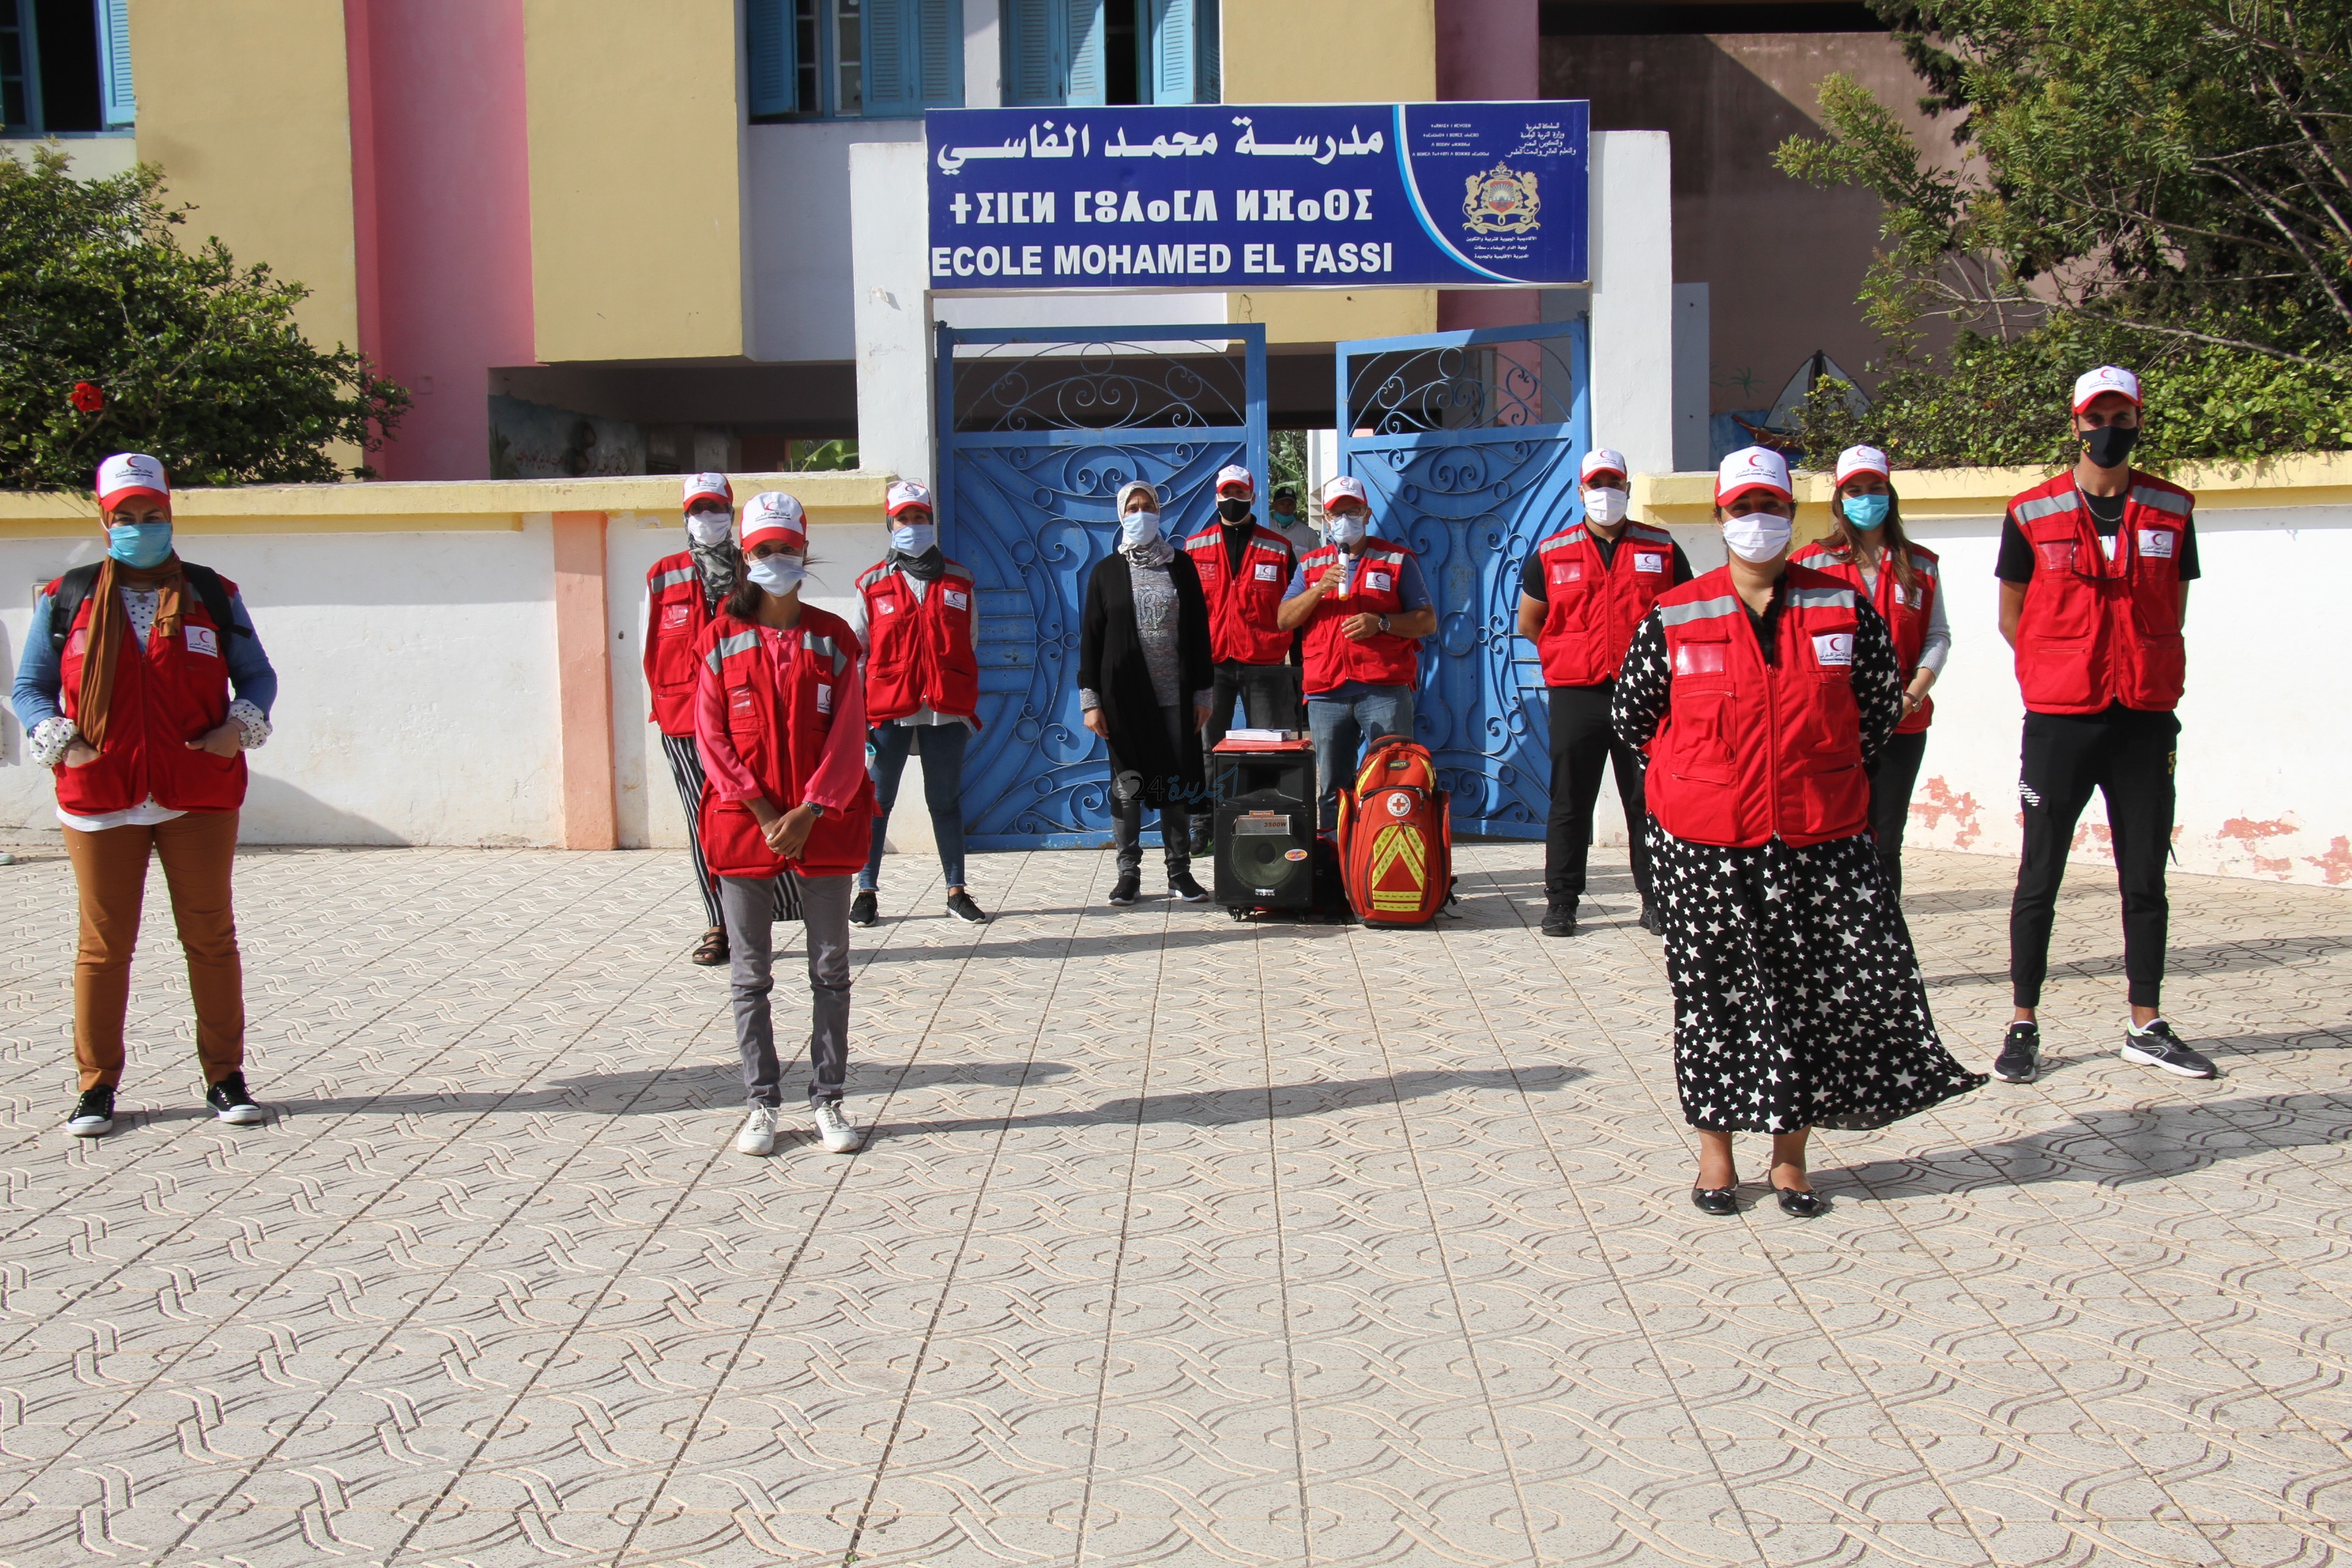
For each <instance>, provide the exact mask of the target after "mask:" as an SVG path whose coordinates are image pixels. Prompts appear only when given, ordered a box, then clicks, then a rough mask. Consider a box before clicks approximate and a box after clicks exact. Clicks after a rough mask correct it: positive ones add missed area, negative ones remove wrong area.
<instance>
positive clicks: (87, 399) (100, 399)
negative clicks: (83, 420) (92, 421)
mask: <svg viewBox="0 0 2352 1568" xmlns="http://www.w3.org/2000/svg"><path fill="white" fill-rule="evenodd" d="M73 405H74V406H75V407H76V408H79V409H80V410H81V411H82V412H83V413H84V414H95V413H97V412H98V411H99V410H100V409H101V408H103V407H105V406H106V394H105V393H103V392H100V390H99V389H98V387H97V386H96V384H93V383H90V382H87V381H77V382H75V383H74V384H73Z"/></svg>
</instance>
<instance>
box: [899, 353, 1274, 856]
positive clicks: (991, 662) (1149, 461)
mask: <svg viewBox="0 0 2352 1568" xmlns="http://www.w3.org/2000/svg"><path fill="white" fill-rule="evenodd" d="M1235 349H1238V350H1239V352H1238V353H1236V352H1234V351H1235ZM938 355H939V361H938V378H937V389H938V398H939V405H938V411H937V419H938V428H939V449H940V465H941V468H942V469H943V472H942V474H941V477H940V487H939V491H938V494H939V501H940V543H941V545H942V546H943V547H944V548H945V549H946V551H947V552H948V553H949V554H950V555H951V556H953V557H954V558H955V559H957V560H958V561H961V562H962V563H964V564H965V565H966V566H969V567H971V572H972V575H973V577H974V579H975V580H976V584H977V587H978V589H979V593H980V612H981V627H980V636H981V640H980V647H979V652H980V719H981V724H982V729H981V732H980V733H979V734H978V735H977V736H975V737H973V740H972V743H971V752H970V754H969V755H968V757H967V759H966V761H965V763H964V773H963V797H964V822H965V826H966V831H967V835H968V837H969V840H970V842H971V847H973V848H975V849H1015V848H1033V847H1054V848H1062V847H1073V848H1074V847H1094V846H1099V845H1104V844H1108V843H1109V842H1110V816H1109V809H1108V808H1109V793H1110V777H1109V769H1108V753H1107V752H1106V751H1105V748H1104V746H1103V742H1101V741H1100V740H1099V739H1097V737H1096V736H1095V735H1094V734H1093V732H1092V731H1088V730H1087V727H1086V725H1085V723H1084V721H1082V720H1081V719H1080V717H1079V711H1078V626H1079V616H1080V613H1081V611H1082V610H1083V608H1084V606H1085V603H1086V590H1087V575H1088V574H1090V573H1091V572H1092V571H1093V570H1094V567H1095V563H1097V562H1098V561H1100V560H1101V559H1102V558H1103V557H1104V556H1105V555H1107V554H1108V553H1109V552H1110V551H1111V550H1112V548H1113V547H1114V545H1115V543H1116V542H1117V536H1118V531H1117V527H1116V522H1117V520H1116V518H1115V517H1114V515H1113V509H1114V507H1115V506H1116V504H1117V501H1118V489H1119V487H1120V486H1121V485H1123V484H1125V483H1127V482H1128V481H1129V479H1143V480H1145V481H1147V482H1149V483H1150V484H1152V485H1154V486H1156V487H1157V488H1158V489H1159V491H1160V507H1161V510H1162V515H1163V516H1164V517H1166V519H1167V520H1168V530H1169V532H1170V534H1171V537H1175V538H1181V537H1182V536H1183V535H1185V534H1189V533H1194V532H1198V531H1200V530H1201V529H1203V528H1206V527H1207V526H1208V525H1209V522H1210V521H1211V520H1212V519H1213V518H1214V517H1215V515H1216V496H1215V494H1214V489H1215V486H1214V482H1213V481H1214V480H1215V478H1216V473H1217V470H1218V469H1219V468H1223V467H1224V466H1225V465H1226V464H1228V463H1243V464H1245V465H1247V466H1248V468H1249V469H1250V471H1251V472H1252V473H1254V474H1256V475H1257V476H1258V477H1259V482H1260V485H1261V487H1262V488H1263V487H1264V485H1265V471H1266V467H1265V462H1266V428H1265V327H1263V326H1258V325H1231V326H1229V325H1226V324H1224V323H1223V322H1219V323H1216V324H1214V325H1202V326H1182V327H1106V328H1102V329H1099V330H1097V331H1085V330H1080V329H1067V328H1065V329H1058V330H1042V329H1028V328H995V329H972V330H965V331H957V330H956V329H953V328H950V327H947V326H941V327H940V329H939V343H938Z"/></svg>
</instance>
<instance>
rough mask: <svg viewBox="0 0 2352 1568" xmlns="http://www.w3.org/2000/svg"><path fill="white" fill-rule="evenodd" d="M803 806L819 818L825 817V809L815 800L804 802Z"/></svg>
mask: <svg viewBox="0 0 2352 1568" xmlns="http://www.w3.org/2000/svg"><path fill="white" fill-rule="evenodd" d="M801 804H802V805H805V806H807V807H808V808H809V810H810V811H811V812H812V813H814V815H816V816H824V807H823V806H821V805H818V804H817V803H816V802H814V801H813V800H808V801H803V802H802V803H801Z"/></svg>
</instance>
